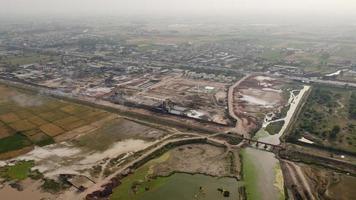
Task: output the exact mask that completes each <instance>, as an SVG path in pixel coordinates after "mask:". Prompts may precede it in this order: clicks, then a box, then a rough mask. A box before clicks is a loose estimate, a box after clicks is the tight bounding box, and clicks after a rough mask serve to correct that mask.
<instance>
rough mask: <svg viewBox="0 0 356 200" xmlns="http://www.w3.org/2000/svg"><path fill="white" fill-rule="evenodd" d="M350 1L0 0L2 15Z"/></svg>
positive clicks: (255, 8) (279, 9) (340, 7)
mask: <svg viewBox="0 0 356 200" xmlns="http://www.w3.org/2000/svg"><path fill="white" fill-rule="evenodd" d="M355 11H356V1H354V0H0V12H1V13H2V14H4V13H6V14H10V15H11V14H19V15H27V14H40V15H43V14H77V15H78V14H79V15H80V14H96V13H97V14H246V13H248V14H286V13H289V14H319V15H329V16H330V15H353V13H355Z"/></svg>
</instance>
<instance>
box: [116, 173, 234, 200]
mask: <svg viewBox="0 0 356 200" xmlns="http://www.w3.org/2000/svg"><path fill="white" fill-rule="evenodd" d="M132 176H134V177H131V176H130V177H129V178H128V179H130V183H131V184H132V185H131V187H123V185H121V186H119V187H118V188H116V189H115V190H114V193H113V194H112V195H111V198H110V199H111V200H127V199H130V200H157V199H169V200H191V199H201V200H216V199H221V198H224V199H226V200H231V199H238V196H239V194H238V182H237V181H236V180H235V179H233V178H215V177H211V176H206V175H201V174H196V175H191V174H185V173H174V174H172V175H171V176H169V177H157V178H154V179H150V180H149V181H146V182H142V181H140V180H137V181H134V180H133V179H134V178H137V177H136V176H135V174H133V175H132ZM140 176H142V174H141V175H140ZM125 181H128V180H124V183H123V184H125ZM219 188H220V189H223V190H227V191H229V192H230V196H229V197H223V194H222V193H221V192H219V190H218V189H219Z"/></svg>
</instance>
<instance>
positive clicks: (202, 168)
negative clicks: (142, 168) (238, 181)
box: [153, 144, 240, 177]
mask: <svg viewBox="0 0 356 200" xmlns="http://www.w3.org/2000/svg"><path fill="white" fill-rule="evenodd" d="M168 154H169V158H168V159H167V160H166V161H165V162H163V163H160V164H159V165H157V166H155V168H154V169H153V170H154V173H155V174H156V175H162V176H166V175H169V174H170V173H172V172H188V173H204V174H208V175H211V176H220V177H221V176H237V175H238V174H239V172H240V160H239V156H238V153H237V152H236V153H234V155H231V153H228V152H227V151H226V149H224V148H220V147H215V146H212V145H207V144H191V145H184V146H181V147H178V148H175V149H172V150H170V151H169V152H168ZM231 156H233V159H232V160H231ZM232 162H233V163H232ZM231 166H234V169H231ZM231 172H233V173H231Z"/></svg>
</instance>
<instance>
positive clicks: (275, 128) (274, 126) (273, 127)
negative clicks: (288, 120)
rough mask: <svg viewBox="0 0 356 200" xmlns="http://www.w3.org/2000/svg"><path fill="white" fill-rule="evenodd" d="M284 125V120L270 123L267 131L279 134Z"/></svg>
mask: <svg viewBox="0 0 356 200" xmlns="http://www.w3.org/2000/svg"><path fill="white" fill-rule="evenodd" d="M283 125H284V121H279V122H274V123H270V124H268V125H267V127H266V131H267V132H268V133H269V134H271V135H274V134H278V133H279V131H281V129H282V127H283Z"/></svg>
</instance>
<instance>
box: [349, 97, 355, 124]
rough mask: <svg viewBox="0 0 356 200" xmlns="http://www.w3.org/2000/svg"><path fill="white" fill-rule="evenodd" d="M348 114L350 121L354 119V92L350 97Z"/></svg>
mask: <svg viewBox="0 0 356 200" xmlns="http://www.w3.org/2000/svg"><path fill="white" fill-rule="evenodd" d="M349 114H350V117H351V118H352V119H356V92H353V93H352V94H351V97H350V108H349Z"/></svg>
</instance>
